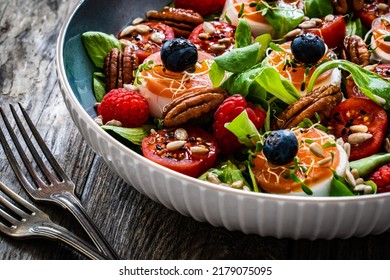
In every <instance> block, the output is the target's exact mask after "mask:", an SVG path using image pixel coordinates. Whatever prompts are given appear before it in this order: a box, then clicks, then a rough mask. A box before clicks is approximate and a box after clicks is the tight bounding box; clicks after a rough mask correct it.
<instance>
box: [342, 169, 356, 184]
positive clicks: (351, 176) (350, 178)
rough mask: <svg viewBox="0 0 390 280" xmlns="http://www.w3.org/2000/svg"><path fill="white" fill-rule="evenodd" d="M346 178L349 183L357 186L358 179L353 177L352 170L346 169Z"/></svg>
mask: <svg viewBox="0 0 390 280" xmlns="http://www.w3.org/2000/svg"><path fill="white" fill-rule="evenodd" d="M344 177H345V180H346V181H347V183H348V184H349V185H351V186H356V180H355V178H354V177H353V175H352V173H351V171H349V170H347V171H345V176H344Z"/></svg>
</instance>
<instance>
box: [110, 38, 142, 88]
mask: <svg viewBox="0 0 390 280" xmlns="http://www.w3.org/2000/svg"><path fill="white" fill-rule="evenodd" d="M137 67H138V57H137V56H136V54H135V51H134V48H133V47H132V46H126V47H124V49H123V51H122V52H120V51H119V50H118V49H117V48H113V49H111V51H110V52H109V53H108V54H107V56H106V58H105V60H104V74H105V75H106V91H107V92H109V91H110V90H112V89H115V88H121V87H123V86H124V85H125V84H132V83H133V82H134V70H135V69H136V68H137Z"/></svg>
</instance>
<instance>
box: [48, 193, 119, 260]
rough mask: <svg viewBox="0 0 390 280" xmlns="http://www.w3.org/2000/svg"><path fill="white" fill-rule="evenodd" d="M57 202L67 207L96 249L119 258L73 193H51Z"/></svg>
mask: <svg viewBox="0 0 390 280" xmlns="http://www.w3.org/2000/svg"><path fill="white" fill-rule="evenodd" d="M53 199H55V200H56V201H57V202H58V203H59V204H61V205H62V206H63V207H64V208H66V209H68V210H69V211H70V212H71V213H72V214H73V216H74V217H75V218H76V219H77V220H78V221H79V223H80V224H81V226H82V227H83V228H84V230H85V231H86V233H87V234H88V235H89V237H90V238H91V240H92V242H93V243H94V244H95V245H96V247H97V248H98V250H99V251H100V252H102V253H103V254H105V255H106V256H107V257H109V258H110V259H114V260H119V256H118V254H117V253H116V252H115V251H114V249H113V248H112V247H111V245H110V244H109V243H108V241H107V240H106V238H105V237H104V236H103V234H102V233H101V231H100V230H99V229H98V228H97V226H96V225H95V223H94V222H93V221H92V220H91V218H90V217H89V215H88V213H87V212H86V211H85V208H84V206H83V205H82V204H81V202H80V200H79V199H78V198H77V197H76V195H75V194H74V193H71V192H62V193H57V194H55V195H53Z"/></svg>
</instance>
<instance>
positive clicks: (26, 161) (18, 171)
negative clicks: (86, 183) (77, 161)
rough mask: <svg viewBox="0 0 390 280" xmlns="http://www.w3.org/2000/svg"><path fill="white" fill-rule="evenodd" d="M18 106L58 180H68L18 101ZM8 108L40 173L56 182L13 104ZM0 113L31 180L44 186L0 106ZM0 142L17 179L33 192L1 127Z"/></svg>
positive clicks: (38, 185)
mask: <svg viewBox="0 0 390 280" xmlns="http://www.w3.org/2000/svg"><path fill="white" fill-rule="evenodd" d="M19 107H20V110H21V112H22V115H23V118H24V120H25V122H26V123H27V125H28V127H29V129H30V131H31V133H32V135H33V137H34V139H35V141H36V143H37V144H38V146H39V147H40V149H41V151H42V152H43V154H44V155H45V157H46V159H47V160H48V162H49V163H50V165H51V167H52V168H53V170H54V171H55V173H56V174H57V176H58V177H59V179H60V181H68V182H69V181H70V179H69V178H68V176H67V175H66V174H65V172H64V171H63V170H62V168H61V167H60V166H59V164H58V162H57V161H56V159H55V158H54V156H53V154H52V153H51V152H50V150H49V148H48V147H47V146H46V144H45V142H44V141H43V139H42V137H41V135H40V134H39V132H38V131H37V129H36V128H35V126H34V124H33V123H32V121H31V119H30V117H29V116H28V114H27V112H26V111H25V109H24V108H23V107H22V106H21V104H20V103H19ZM10 108H11V112H12V115H13V117H14V119H15V122H16V124H17V127H18V128H19V131H20V133H21V135H22V137H23V139H24V142H25V144H26V145H27V148H28V150H29V152H30V153H31V155H32V156H33V158H34V160H35V162H36V163H37V165H38V166H39V169H40V170H41V171H42V173H43V174H44V176H45V178H46V179H47V180H48V181H49V182H51V183H52V182H56V183H58V182H59V181H58V178H56V177H55V176H54V175H53V173H51V172H50V171H49V170H48V168H47V167H46V165H45V163H44V162H43V160H42V157H40V155H39V153H38V151H37V149H36V147H35V146H34V144H33V142H32V141H31V139H30V136H29V135H28V132H27V131H26V129H25V128H24V125H23V123H22V120H21V118H20V117H19V116H18V114H17V112H16V110H15V108H14V106H12V105H10ZM0 114H1V116H2V119H3V121H4V124H5V127H6V129H7V131H8V134H9V136H10V137H11V139H12V142H13V143H14V145H15V147H16V149H17V151H18V153H19V156H20V158H21V159H22V161H23V163H24V165H25V166H26V168H27V170H28V172H29V174H30V175H31V178H32V179H33V181H34V182H35V184H36V185H37V187H38V188H42V187H44V186H45V185H46V182H45V181H44V180H43V179H42V178H41V176H40V175H39V174H38V172H37V170H36V169H35V168H34V166H33V165H32V163H31V162H30V160H29V158H28V157H27V155H26V153H25V151H24V150H23V148H22V145H21V143H20V141H19V139H18V137H17V136H16V133H15V132H14V130H13V128H12V126H11V124H10V121H9V120H8V118H7V117H6V115H5V113H4V110H3V108H1V107H0ZM0 142H1V144H2V146H3V148H4V152H5V154H6V156H7V158H8V159H9V161H10V164H11V167H12V169H13V170H14V172H15V174H16V176H17V177H18V179H19V181H20V182H21V183H22V185H23V186H24V187H25V188H26V189H27V190H28V191H30V192H34V191H35V190H36V188H35V187H34V186H32V185H31V183H30V182H29V180H28V179H27V178H26V176H25V175H23V172H22V170H21V167H20V165H19V163H18V162H17V160H16V158H15V155H14V154H13V152H12V149H11V148H10V146H9V144H8V142H7V140H6V137H5V134H4V132H3V131H2V130H1V129H0Z"/></svg>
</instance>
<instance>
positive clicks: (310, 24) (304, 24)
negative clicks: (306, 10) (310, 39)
mask: <svg viewBox="0 0 390 280" xmlns="http://www.w3.org/2000/svg"><path fill="white" fill-rule="evenodd" d="M316 26H317V23H316V22H315V21H314V20H308V21H304V22H302V23H301V24H299V25H298V27H300V28H302V29H309V28H313V27H316Z"/></svg>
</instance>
